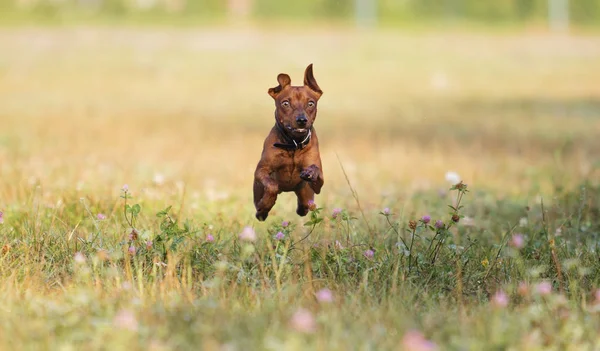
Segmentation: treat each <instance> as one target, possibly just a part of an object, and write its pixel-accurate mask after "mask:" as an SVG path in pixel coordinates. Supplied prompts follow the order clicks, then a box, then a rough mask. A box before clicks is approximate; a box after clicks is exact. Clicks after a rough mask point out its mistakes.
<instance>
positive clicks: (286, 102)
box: [281, 100, 290, 107]
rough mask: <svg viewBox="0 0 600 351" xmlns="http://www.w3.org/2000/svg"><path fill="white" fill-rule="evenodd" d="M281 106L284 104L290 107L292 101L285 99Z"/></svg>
mask: <svg viewBox="0 0 600 351" xmlns="http://www.w3.org/2000/svg"><path fill="white" fill-rule="evenodd" d="M281 106H283V107H290V102H289V101H287V100H286V101H284V102H282V103H281Z"/></svg>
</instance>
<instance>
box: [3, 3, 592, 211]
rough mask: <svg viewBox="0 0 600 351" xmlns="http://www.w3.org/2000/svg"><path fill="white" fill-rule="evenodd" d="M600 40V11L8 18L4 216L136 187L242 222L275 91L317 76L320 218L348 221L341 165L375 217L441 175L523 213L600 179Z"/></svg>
mask: <svg viewBox="0 0 600 351" xmlns="http://www.w3.org/2000/svg"><path fill="white" fill-rule="evenodd" d="M599 29H600V0H498V1H481V0H304V1H280V0H204V1H201V0H75V1H71V0H0V101H1V103H0V120H1V121H2V122H1V125H0V195H2V196H1V197H0V201H1V202H0V207H4V208H6V207H10V206H12V207H18V206H20V205H19V204H21V203H25V202H26V201H27V199H29V194H30V192H31V191H32V190H31V189H34V188H35V187H36V186H38V187H41V188H42V189H44V190H43V194H44V195H43V196H44V199H45V200H46V201H47V202H48V203H49V204H54V203H56V202H57V201H64V202H68V199H69V198H71V199H78V198H79V197H82V196H87V197H90V198H93V199H97V200H98V201H100V200H102V199H111V198H112V197H113V196H115V194H117V193H118V189H119V188H120V187H121V186H122V184H124V183H128V184H129V186H130V188H131V189H132V190H133V189H138V191H139V192H140V193H141V194H142V198H143V199H145V200H147V201H148V203H149V204H155V206H156V207H163V204H165V203H167V202H170V201H175V202H176V203H179V204H180V205H181V208H184V209H185V211H191V214H198V213H209V214H213V213H223V211H234V212H230V213H236V214H239V217H240V218H242V219H244V220H246V219H250V218H252V216H253V211H254V208H253V205H252V202H251V185H252V180H253V179H252V177H253V172H254V167H255V165H256V162H257V161H258V159H259V157H260V153H261V150H262V141H263V139H264V137H265V136H266V135H267V133H268V131H269V129H270V127H271V126H272V125H273V122H274V121H273V110H274V106H273V101H272V100H271V98H270V97H269V96H268V95H267V89H268V88H270V87H272V86H275V85H277V84H276V76H277V74H278V73H281V72H285V73H288V74H290V76H291V77H292V84H301V82H302V74H303V72H304V69H305V67H306V66H307V65H308V64H310V63H313V64H314V72H315V77H316V79H317V81H318V83H319V85H320V86H321V87H322V89H323V90H324V95H323V97H322V98H321V101H320V103H319V115H318V119H317V122H316V128H317V132H318V134H319V137H320V140H321V152H322V158H323V162H324V170H325V178H326V185H325V188H324V192H323V194H322V195H320V196H319V197H318V201H317V202H318V203H320V204H322V205H329V206H332V207H334V206H337V207H352V206H355V203H354V199H353V198H352V196H351V190H350V188H349V187H348V184H347V182H346V179H345V176H344V174H343V171H342V165H343V167H344V170H345V171H346V173H347V175H348V179H349V180H350V182H351V183H352V185H353V186H354V187H355V189H356V190H357V192H358V194H359V195H360V194H362V199H361V200H362V201H363V206H365V208H367V209H372V210H375V209H380V208H383V207H385V206H390V207H391V206H401V205H402V206H404V205H405V204H407V203H410V201H409V200H410V199H411V197H412V196H414V195H415V194H416V193H419V192H423V191H433V192H437V191H438V190H439V189H446V188H447V183H446V180H445V179H444V175H445V174H446V172H449V171H451V172H457V173H458V174H459V175H460V176H461V177H462V178H463V179H464V180H465V182H467V183H469V184H470V185H471V186H473V187H474V188H476V189H479V190H481V191H493V192H494V194H495V196H497V197H507V196H512V197H517V198H520V199H524V200H523V201H524V202H528V201H531V202H535V201H536V199H539V198H540V196H542V195H548V194H553V193H555V192H556V191H557V190H560V189H564V188H570V187H571V188H572V187H577V186H578V184H580V182H582V181H584V180H587V179H597V175H598V168H599V165H600V163H599V156H598V152H597V150H599V149H600V139H599V138H598V137H597V136H598V135H599V133H600V123H599V120H598V116H599V115H600V88H599V85H598V82H600V37H599V36H598V31H599ZM115 201H116V200H115ZM279 203H282V205H278V206H277V207H276V211H275V212H274V213H275V215H277V214H279V215H282V216H284V215H285V216H289V215H292V214H293V213H294V209H295V206H294V204H295V200H294V198H293V196H291V195H290V196H284V197H282V199H281V200H280V201H279ZM152 206H153V205H152Z"/></svg>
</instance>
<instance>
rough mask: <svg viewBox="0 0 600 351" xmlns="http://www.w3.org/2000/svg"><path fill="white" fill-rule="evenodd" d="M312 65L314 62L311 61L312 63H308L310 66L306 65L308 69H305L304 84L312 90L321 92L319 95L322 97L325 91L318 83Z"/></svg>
mask: <svg viewBox="0 0 600 351" xmlns="http://www.w3.org/2000/svg"><path fill="white" fill-rule="evenodd" d="M312 67H313V64H312V63H311V64H310V65H308V67H306V71H304V85H305V86H307V87H309V88H310V90H312V91H314V92H315V93H317V94H319V97H320V96H321V95H323V91H322V90H321V88H319V84H317V81H316V80H315V76H313V69H312Z"/></svg>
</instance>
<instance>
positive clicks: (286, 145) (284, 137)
mask: <svg viewBox="0 0 600 351" xmlns="http://www.w3.org/2000/svg"><path fill="white" fill-rule="evenodd" d="M275 127H276V128H277V131H278V132H279V133H278V134H279V139H280V140H281V141H283V142H282V143H275V144H273V146H275V147H278V148H280V149H284V150H288V151H295V150H301V149H303V148H305V147H306V146H307V145H308V144H309V143H310V138H311V136H312V132H311V129H312V128H311V129H309V130H308V132H307V133H306V136H304V137H302V138H300V139H296V138H294V137H293V136H292V135H289V134H288V132H287V130H286V129H285V126H283V125H282V124H281V123H280V122H279V119H278V118H277V111H275Z"/></svg>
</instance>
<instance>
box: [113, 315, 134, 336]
mask: <svg viewBox="0 0 600 351" xmlns="http://www.w3.org/2000/svg"><path fill="white" fill-rule="evenodd" d="M113 324H114V326H115V327H117V328H119V329H128V330H131V331H136V330H137V329H138V321H137V319H136V318H135V314H133V312H131V311H130V310H120V311H119V312H118V313H117V315H116V316H115V318H114V319H113Z"/></svg>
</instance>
